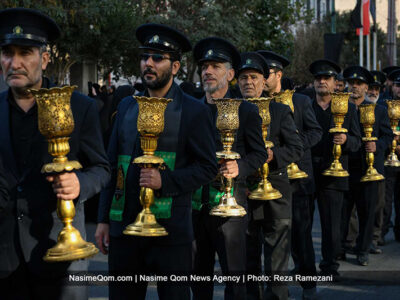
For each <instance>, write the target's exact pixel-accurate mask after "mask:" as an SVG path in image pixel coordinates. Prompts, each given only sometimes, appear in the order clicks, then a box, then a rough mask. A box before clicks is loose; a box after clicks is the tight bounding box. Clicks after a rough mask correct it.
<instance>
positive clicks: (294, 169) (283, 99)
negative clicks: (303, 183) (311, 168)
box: [274, 90, 308, 179]
mask: <svg viewBox="0 0 400 300" xmlns="http://www.w3.org/2000/svg"><path fill="white" fill-rule="evenodd" d="M293 94H294V90H286V91H284V92H280V93H278V94H276V95H274V99H275V101H276V102H278V103H282V104H285V105H288V106H289V107H290V109H291V110H292V113H294V105H293V100H292V98H293ZM287 172H288V177H289V179H300V178H307V177H308V174H307V173H306V172H304V171H302V170H300V168H299V166H298V165H297V164H296V163H295V162H292V163H291V164H290V165H288V167H287Z"/></svg>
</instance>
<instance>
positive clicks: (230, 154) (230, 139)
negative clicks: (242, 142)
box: [210, 98, 246, 217]
mask: <svg viewBox="0 0 400 300" xmlns="http://www.w3.org/2000/svg"><path fill="white" fill-rule="evenodd" d="M213 100H214V102H215V105H216V106H217V110H218V116H217V128H218V130H219V132H220V133H221V141H222V145H223V147H224V150H223V151H218V152H217V154H216V155H217V159H218V160H236V159H239V158H240V154H239V153H237V152H234V151H232V145H233V143H234V142H235V133H236V130H237V129H238V128H239V106H240V104H241V103H242V100H241V99H229V98H221V99H213ZM223 181H224V184H223V190H224V193H223V195H222V197H221V198H220V200H219V204H218V205H217V206H216V207H214V208H213V209H212V210H211V211H210V215H212V216H219V217H242V216H244V215H246V210H245V209H244V208H243V207H242V206H240V205H239V204H237V202H236V199H235V197H234V196H233V194H232V186H233V178H226V177H223Z"/></svg>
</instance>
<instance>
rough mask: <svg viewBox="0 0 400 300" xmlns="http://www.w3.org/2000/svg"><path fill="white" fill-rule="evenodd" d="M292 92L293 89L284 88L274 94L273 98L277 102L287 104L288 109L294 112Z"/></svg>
mask: <svg viewBox="0 0 400 300" xmlns="http://www.w3.org/2000/svg"><path fill="white" fill-rule="evenodd" d="M293 94H294V90H286V91H283V92H280V93H278V94H276V95H275V96H274V99H275V101H276V102H278V103H282V104H285V105H289V107H290V109H291V110H292V112H293V113H294V106H293V100H292V98H293Z"/></svg>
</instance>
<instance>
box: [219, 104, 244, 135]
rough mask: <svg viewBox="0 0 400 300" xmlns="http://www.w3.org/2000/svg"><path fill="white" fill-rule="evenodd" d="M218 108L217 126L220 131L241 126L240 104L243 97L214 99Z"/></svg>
mask: <svg viewBox="0 0 400 300" xmlns="http://www.w3.org/2000/svg"><path fill="white" fill-rule="evenodd" d="M213 100H214V102H215V105H216V106H217V109H218V117H217V128H218V130H219V131H221V132H222V131H232V130H237V129H238V128H239V106H240V104H241V103H242V100H241V99H229V98H226V99H225V98H221V99H213Z"/></svg>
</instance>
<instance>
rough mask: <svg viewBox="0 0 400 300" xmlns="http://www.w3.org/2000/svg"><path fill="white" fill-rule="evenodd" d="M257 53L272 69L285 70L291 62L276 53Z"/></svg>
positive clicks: (261, 51) (260, 51)
mask: <svg viewBox="0 0 400 300" xmlns="http://www.w3.org/2000/svg"><path fill="white" fill-rule="evenodd" d="M257 53H259V54H261V55H262V56H263V57H264V58H265V60H266V61H267V63H268V65H269V67H270V68H278V69H281V70H283V68H285V67H286V66H287V65H289V64H290V61H289V60H288V59H287V58H286V57H284V56H282V55H279V54H277V53H275V52H272V51H266V50H258V51H257Z"/></svg>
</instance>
